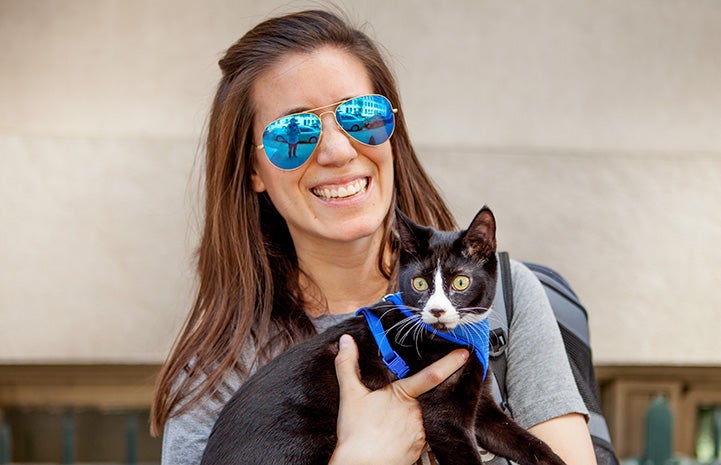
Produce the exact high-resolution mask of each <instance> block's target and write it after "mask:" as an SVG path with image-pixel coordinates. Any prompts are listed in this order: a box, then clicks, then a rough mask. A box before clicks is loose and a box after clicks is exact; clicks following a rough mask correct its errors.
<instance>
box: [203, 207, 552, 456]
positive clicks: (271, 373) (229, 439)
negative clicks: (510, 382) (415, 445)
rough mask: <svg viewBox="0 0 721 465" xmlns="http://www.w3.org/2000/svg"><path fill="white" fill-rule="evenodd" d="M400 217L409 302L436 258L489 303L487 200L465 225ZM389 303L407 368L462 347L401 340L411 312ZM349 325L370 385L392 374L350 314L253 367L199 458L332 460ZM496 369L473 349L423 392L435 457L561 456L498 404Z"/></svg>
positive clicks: (385, 313)
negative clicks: (487, 367)
mask: <svg viewBox="0 0 721 465" xmlns="http://www.w3.org/2000/svg"><path fill="white" fill-rule="evenodd" d="M397 218H398V220H397V227H398V234H399V238H400V244H401V257H400V272H399V281H400V290H401V292H402V293H401V295H402V298H403V300H404V303H405V304H406V305H407V306H408V307H409V308H414V307H417V308H422V306H423V302H417V301H415V299H417V298H418V297H416V296H415V294H418V293H414V292H413V289H412V287H410V282H411V279H412V278H413V277H414V276H417V275H419V273H422V272H424V271H425V272H427V271H429V269H433V268H435V264H437V263H439V260H440V262H441V263H443V268H444V269H450V268H453V267H461V268H463V269H464V273H469V272H470V273H472V276H471V281H472V284H471V286H474V289H477V291H478V292H477V294H478V296H477V298H475V299H474V302H472V303H470V304H464V305H467V306H476V307H480V308H483V309H488V308H490V307H491V303H492V302H493V297H494V293H495V282H496V278H497V276H496V274H497V272H496V255H495V251H496V240H495V229H496V225H495V219H494V217H493V214H492V213H491V211H490V210H489V209H488V208H487V207H483V209H481V210H480V211H479V212H478V214H477V215H476V217H475V218H474V219H473V221H472V222H471V225H470V226H469V228H468V229H467V230H465V231H461V232H441V231H437V230H434V229H432V228H427V227H422V226H418V225H416V224H414V223H413V222H412V221H411V220H410V219H408V218H407V217H405V215H403V214H402V213H401V212H400V211H397ZM429 264H430V265H431V266H429ZM469 265H470V271H469ZM391 306H392V305H391V304H389V303H387V302H383V301H381V302H379V303H376V304H375V305H373V306H372V310H373V312H374V313H376V314H377V315H378V316H379V317H382V322H383V325H384V327H385V328H386V329H387V330H388V340H389V341H390V343H391V345H392V346H393V348H394V349H395V350H396V351H397V352H398V353H399V354H400V355H401V356H402V357H403V359H404V360H405V361H406V362H407V363H408V365H409V366H410V369H411V371H410V375H412V374H413V373H416V372H418V371H420V370H421V369H422V368H424V367H426V366H428V365H429V364H431V363H433V362H434V361H436V360H438V359H440V358H441V357H443V356H444V355H446V354H447V353H449V352H450V351H451V350H453V349H455V348H457V346H454V345H452V344H451V343H449V342H446V341H444V340H442V339H440V338H438V337H433V335H432V334H431V333H429V332H425V331H424V332H423V335H422V336H421V337H420V338H419V339H416V340H415V345H412V346H407V345H399V344H398V343H396V338H397V337H399V331H401V332H407V329H405V330H403V329H400V330H399V327H401V328H402V327H403V325H398V326H396V327H393V325H394V324H396V323H398V322H399V321H401V320H402V319H404V316H403V315H402V314H401V313H400V312H399V311H389V307H391ZM392 308H395V307H392ZM342 334H350V335H351V336H353V338H354V339H355V341H356V344H357V345H358V349H359V354H360V359H359V365H360V372H361V378H362V380H363V383H364V384H365V385H366V386H367V387H368V388H369V389H372V390H375V389H379V388H381V387H383V386H385V385H387V384H388V383H391V382H393V381H394V380H395V377H394V375H393V374H392V373H391V372H390V371H389V370H388V368H387V367H386V366H385V365H384V363H383V362H382V360H381V358H380V357H379V352H378V346H377V345H376V342H375V340H374V339H373V336H372V335H371V333H370V331H369V329H368V325H367V323H366V321H365V318H364V317H362V316H359V317H354V318H351V319H349V320H347V321H345V322H343V323H340V324H338V325H336V326H334V327H331V328H329V329H328V330H326V331H325V332H323V333H321V334H319V335H317V336H315V337H313V338H311V339H310V340H308V341H305V342H303V343H301V344H298V345H296V346H295V347H293V348H291V349H289V350H288V351H287V352H285V353H284V354H282V355H280V356H278V357H276V358H275V359H274V360H273V361H272V362H270V363H269V364H267V365H266V366H264V367H263V368H261V369H259V370H258V371H257V372H256V373H255V374H254V375H253V376H251V377H250V378H249V379H248V380H247V382H245V383H244V384H243V385H242V386H241V387H240V389H239V390H238V391H237V392H236V393H235V394H234V395H233V397H232V398H231V399H230V401H229V402H228V403H227V405H226V406H225V407H224V409H223V410H222V411H221V413H220V416H219V418H218V420H217V422H216V423H215V426H214V427H213V431H212V433H211V435H210V438H209V440H208V444H207V447H206V449H205V453H204V455H203V461H202V464H203V465H230V464H246V465H247V464H250V465H281V464H283V465H286V464H292V465H306V464H307V465H311V464H313V465H326V464H327V463H328V460H329V458H330V456H331V454H332V452H333V450H334V448H335V445H336V419H337V416H338V397H339V393H338V382H337V379H336V373H335V365H334V359H335V356H336V354H337V352H338V339H339V338H340V336H341V335H342ZM402 335H403V334H401V335H400V336H402ZM409 339H413V338H409ZM489 374H490V372H489ZM490 379H491V376H490V375H489V376H487V377H486V379H485V381H483V367H482V365H481V363H480V362H479V361H478V359H477V358H476V357H475V356H471V357H470V358H469V361H468V362H467V363H466V364H465V365H464V366H463V367H462V368H461V369H459V370H458V371H457V372H456V373H455V374H453V375H452V376H451V377H450V378H448V379H447V380H446V381H444V382H443V383H441V384H440V385H439V386H438V387H436V388H435V389H432V390H431V391H429V392H427V393H425V394H422V395H421V396H419V397H418V402H419V403H420V406H421V411H422V414H423V422H424V428H425V431H426V438H427V441H428V443H429V445H430V447H431V450H432V451H433V453H434V454H435V456H436V458H437V459H438V461H439V462H440V463H441V464H442V465H464V464H469V465H470V464H473V465H478V464H481V463H482V460H481V457H480V454H479V452H478V446H479V445H480V446H481V447H482V448H483V449H485V450H487V451H490V452H493V453H494V454H496V455H500V456H503V457H508V458H510V459H511V460H513V461H514V462H516V463H518V464H520V465H537V464H549V465H551V464H552V465H563V464H564V462H563V461H562V460H561V459H560V458H559V457H558V456H557V455H556V454H554V453H553V452H552V451H551V449H550V448H549V447H548V446H547V445H546V444H545V443H543V442H542V441H541V440H539V439H537V438H536V437H535V436H533V435H531V434H530V433H528V432H527V431H526V430H524V429H523V428H521V427H520V426H518V425H517V424H516V423H514V422H513V421H512V420H511V419H510V418H509V417H507V416H506V415H505V414H504V413H503V411H502V410H500V409H499V407H498V406H497V404H496V402H495V401H494V398H493V396H492V394H491V388H490V385H489V382H490ZM369 447H372V445H371V444H369Z"/></svg>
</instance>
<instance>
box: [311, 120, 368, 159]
mask: <svg viewBox="0 0 721 465" xmlns="http://www.w3.org/2000/svg"><path fill="white" fill-rule="evenodd" d="M321 118H322V122H323V134H322V136H321V138H320V143H319V144H318V147H317V148H316V152H317V153H316V161H317V162H318V164H320V165H325V166H337V167H340V166H345V165H346V164H348V163H350V162H351V161H352V160H353V159H354V158H356V157H357V156H358V153H357V152H356V150H355V147H353V144H351V142H350V139H349V137H348V135H347V134H346V133H344V132H343V130H341V128H339V127H338V123H337V122H336V120H335V115H333V114H332V113H330V112H328V113H325V114H323V115H322V116H321Z"/></svg>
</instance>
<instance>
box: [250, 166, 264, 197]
mask: <svg viewBox="0 0 721 465" xmlns="http://www.w3.org/2000/svg"><path fill="white" fill-rule="evenodd" d="M250 188H251V189H253V191H254V192H256V193H258V194H260V193H261V192H265V191H266V187H265V183H264V182H263V179H262V178H261V177H260V175H259V174H258V170H256V169H255V166H254V167H253V168H252V171H251V172H250Z"/></svg>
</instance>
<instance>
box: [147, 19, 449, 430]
mask: <svg viewBox="0 0 721 465" xmlns="http://www.w3.org/2000/svg"><path fill="white" fill-rule="evenodd" d="M327 45H330V46H334V47H338V48H340V49H342V50H344V51H346V52H348V53H350V54H352V55H354V56H355V57H357V58H358V59H359V60H361V61H362V62H363V64H364V66H365V67H366V69H367V71H368V75H369V76H370V79H371V82H372V85H373V87H374V92H376V93H379V94H382V95H385V96H386V97H387V98H388V99H389V100H390V101H391V102H392V103H393V104H394V106H396V107H398V109H399V112H398V117H397V122H396V129H395V133H394V134H393V137H392V138H391V146H392V149H393V154H394V170H395V192H394V196H395V204H396V205H397V206H399V207H400V208H401V209H402V210H403V211H404V212H405V213H406V214H407V215H408V216H410V217H411V218H413V219H414V220H416V221H418V222H420V223H421V224H428V225H433V226H435V227H438V228H441V229H453V228H455V223H454V220H453V218H452V216H451V214H450V212H449V211H448V208H447V207H446V205H445V204H444V202H443V200H442V199H441V197H440V195H439V193H438V192H437V190H436V188H435V187H434V185H433V183H432V182H431V180H430V179H429V177H428V176H427V174H426V173H425V171H424V170H423V168H422V167H421V165H420V163H419V161H418V159H417V157H416V154H415V151H414V149H413V147H412V145H411V142H410V139H409V137H408V130H407V127H406V124H405V121H404V118H403V112H402V111H400V106H401V101H400V96H399V94H398V91H397V88H396V83H395V79H394V77H393V75H392V73H391V71H390V69H389V68H388V67H387V65H386V63H385V61H384V60H383V57H382V55H381V53H380V51H379V50H378V48H377V47H376V45H375V44H374V43H373V41H372V40H371V39H370V38H369V37H368V36H367V35H366V34H364V33H363V32H361V31H359V30H357V29H355V28H353V27H351V26H349V24H348V23H347V22H346V21H344V20H342V19H341V18H340V17H339V16H337V15H335V14H333V13H330V12H327V11H319V10H311V11H302V12H298V13H293V14H289V15H286V16H281V17H277V18H273V19H270V20H267V21H265V22H263V23H261V24H259V25H257V26H256V27H255V28H253V29H252V30H250V31H249V32H248V33H246V34H245V35H244V36H243V37H242V38H241V39H240V40H238V42H236V43H235V44H234V45H233V46H231V47H230V48H229V49H228V51H227V52H226V54H225V56H224V57H223V58H222V59H221V60H220V62H219V65H220V69H221V70H222V73H223V76H222V79H221V81H220V84H219V86H218V90H217V93H216V95H215V99H214V101H213V106H212V109H211V113H210V119H209V123H208V139H207V147H206V163H205V217H204V227H203V232H202V237H201V241H200V246H199V249H198V252H197V254H198V276H199V289H198V293H197V296H196V298H195V302H194V303H193V306H192V309H191V311H190V314H189V316H188V319H187V321H186V323H185V326H184V328H183V330H182V331H181V333H180V335H179V337H178V339H177V341H176V343H175V346H174V347H173V350H172V352H171V354H170V356H169V357H168V360H167V361H166V363H165V364H164V366H163V367H162V369H161V372H160V375H159V377H158V381H157V385H156V388H155V397H154V400H153V404H152V407H151V432H152V433H153V434H158V433H160V432H161V431H162V429H163V425H164V423H165V422H166V421H167V419H168V418H169V417H170V416H171V415H177V414H179V413H181V412H183V411H184V410H186V409H188V408H189V407H190V406H191V405H192V404H194V403H196V402H198V401H199V400H200V399H202V398H204V397H205V396H208V395H213V394H215V393H216V392H217V387H218V385H219V384H220V381H221V380H222V379H223V377H224V376H225V375H226V374H227V373H228V372H229V371H231V370H236V371H237V372H238V373H239V375H240V376H241V378H243V377H245V376H247V375H248V371H249V369H250V367H249V366H247V365H246V364H243V363H241V362H240V354H241V353H242V352H243V348H244V347H245V346H246V344H248V343H249V341H250V342H251V343H252V344H254V346H255V347H256V360H255V361H254V362H253V363H261V364H262V363H265V362H267V361H268V360H269V359H270V358H271V357H272V355H273V354H274V353H279V351H282V350H284V349H286V348H288V347H289V346H291V345H293V344H295V343H297V342H299V341H301V340H304V339H306V338H308V337H310V336H312V335H313V334H314V333H315V330H314V328H313V325H312V323H311V322H310V320H309V319H308V317H307V316H306V315H305V313H304V310H303V299H302V293H301V291H300V289H299V284H298V277H299V275H300V273H301V272H300V270H299V269H298V262H297V257H296V255H295V249H294V247H293V242H292V241H291V238H290V234H289V233H288V229H287V226H286V224H285V221H284V220H283V218H282V217H281V216H280V214H279V213H278V212H277V210H276V209H275V208H274V207H273V204H272V203H271V202H270V199H269V198H268V196H267V194H265V193H263V194H257V193H255V192H254V191H253V190H252V189H251V185H250V174H251V170H252V155H253V154H252V145H253V141H252V123H253V117H254V115H255V108H254V102H253V100H252V98H251V95H252V92H251V91H252V88H253V84H254V83H255V81H256V79H258V77H259V76H260V75H261V74H262V73H263V72H264V71H266V70H267V69H268V68H269V67H271V66H272V65H274V64H275V63H277V62H278V60H280V59H281V57H283V56H285V55H287V54H290V53H298V52H310V51H313V50H315V49H317V48H319V47H322V46H327ZM393 219H394V214H393V209H391V211H389V213H388V215H387V216H386V220H385V243H384V244H383V247H382V250H383V249H388V248H390V249H391V250H395V249H396V248H397V247H396V246H395V245H394V240H393V237H392V235H391V234H390V231H391V228H390V226H391V225H392V222H393ZM395 255H396V254H395V253H394V254H393V256H394V257H395ZM395 262H396V261H395V258H394V259H393V263H392V264H391V267H390V269H389V267H388V264H387V263H386V264H384V262H383V254H382V253H381V250H379V254H378V266H379V269H380V270H381V272H382V273H383V274H384V275H385V276H386V277H388V278H389V279H390V278H391V276H392V275H393V274H394V272H395ZM390 282H391V283H393V280H391V281H390ZM392 286H393V284H390V287H392Z"/></svg>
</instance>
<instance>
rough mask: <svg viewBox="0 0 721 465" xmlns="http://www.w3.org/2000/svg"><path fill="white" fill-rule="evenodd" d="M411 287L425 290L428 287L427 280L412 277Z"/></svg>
mask: <svg viewBox="0 0 721 465" xmlns="http://www.w3.org/2000/svg"><path fill="white" fill-rule="evenodd" d="M413 289H415V290H416V291H425V290H426V289H428V281H426V280H425V279H423V278H420V277H417V278H413Z"/></svg>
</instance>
